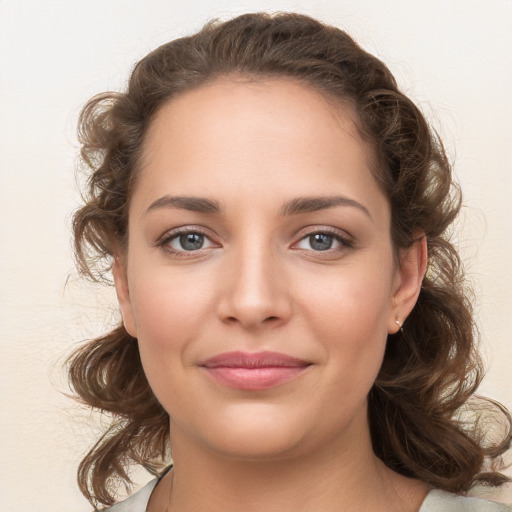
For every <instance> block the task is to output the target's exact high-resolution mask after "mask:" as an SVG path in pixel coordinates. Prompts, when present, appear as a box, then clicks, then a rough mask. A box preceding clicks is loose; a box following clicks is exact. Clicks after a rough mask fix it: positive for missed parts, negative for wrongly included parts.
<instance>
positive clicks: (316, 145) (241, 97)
mask: <svg viewBox="0 0 512 512" xmlns="http://www.w3.org/2000/svg"><path fill="white" fill-rule="evenodd" d="M354 116H355V114H354V113H353V111H352V109H351V108H350V107H349V106H348V105H342V104H336V103H335V102H334V101H333V100H332V99H330V98H329V97H328V96H326V95H324V94H321V93H320V92H318V91H317V90H315V89H314V88H312V87H310V86H306V85H303V84H300V83H297V82H295V81H291V80H282V79H265V80H263V79H262V80H249V79H245V78H243V77H234V78H223V79H218V80H216V81H214V82H212V83H209V84H208V85H205V86H202V87H200V88H198V89H194V90H192V91H188V92H186V93H183V94H181V95H179V96H178V97H176V98H173V99H172V100H170V101H169V102H167V103H166V104H165V105H163V106H162V107H161V108H160V110H159V111H158V112H157V114H156V115H155V118H154V119H153V121H152V123H151V126H150V128H149V130H148V133H147V136H146V140H145V145H144V151H143V158H142V166H141V174H140V176H139V184H138V187H140V186H142V188H144V189H145V192H146V193H147V194H149V195H155V194H157V193H158V191H159V190H162V189H170V190H166V192H168V193H187V192H188V191H187V190H176V191H175V190H172V189H173V188H174V189H181V188H183V187H185V188H187V187H190V186H191V184H192V183H193V184H194V190H193V192H194V194H202V195H208V194H209V193H211V192H212V190H214V191H217V190H219V189H221V188H222V187H224V188H226V187H229V188H231V189H233V190H234V189H235V188H237V187H238V188H239V189H240V190H239V191H240V193H242V192H244V193H246V194H247V193H248V192H250V191H251V190H252V191H256V189H259V188H261V185H262V183H267V184H268V185H269V187H273V188H274V189H276V188H277V189H279V190H281V191H282V192H284V191H287V192H289V193H290V194H291V195H293V194H295V195H301V194H302V195H304V190H301V189H304V188H308V189H309V190H308V193H309V194H325V193H326V192H327V191H328V189H329V188H333V189H335V188H337V187H339V186H340V184H342V182H343V181H345V182H347V183H348V182H350V181H356V182H357V184H358V187H356V188H359V191H358V193H359V194H360V193H361V190H363V189H366V190H369V189H371V188H375V187H376V182H375V179H374V178H373V175H372V172H371V171H370V169H371V167H372V162H373V161H374V158H373V151H372V148H371V147H370V146H369V145H368V144H367V143H366V142H365V141H364V140H363V139H362V138H361V136H360V135H359V131H358V129H357V127H356V123H355V122H354ZM347 186H348V185H347ZM349 188H350V187H349Z"/></svg>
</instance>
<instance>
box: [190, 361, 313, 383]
mask: <svg viewBox="0 0 512 512" xmlns="http://www.w3.org/2000/svg"><path fill="white" fill-rule="evenodd" d="M200 366H201V367H202V368H204V370H205V371H206V372H207V373H208V375H209V376H210V377H211V378H212V379H213V380H215V381H217V382H219V383H221V384H224V385H226V386H229V387H232V388H237V389H242V390H252V391H257V390H263V389H268V388H271V387H274V386H277V385H279V384H282V383H284V382H287V381H289V380H291V379H293V378H295V377H297V376H299V375H300V374H301V373H303V372H304V370H306V368H308V367H309V366H310V363H308V362H307V361H303V360H301V359H297V358H295V357H291V356H288V355H286V354H281V353H278V352H268V351H265V352H255V353H252V352H226V353H223V354H219V355H218V356H215V357H212V358H210V359H207V360H206V361H204V362H203V363H201V365H200Z"/></svg>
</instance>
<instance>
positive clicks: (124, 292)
mask: <svg viewBox="0 0 512 512" xmlns="http://www.w3.org/2000/svg"><path fill="white" fill-rule="evenodd" d="M112 274H113V276H114V283H115V285H116V295H117V301H118V302H119V308H120V310H121V315H122V317H123V325H124V328H125V329H126V331H127V332H128V334H129V335H130V336H133V337H134V338H136V337H137V328H136V324H135V318H134V316H133V310H132V303H131V300H130V289H129V287H128V273H127V268H126V260H125V258H123V257H121V256H115V257H114V263H113V265H112Z"/></svg>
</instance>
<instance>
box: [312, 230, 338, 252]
mask: <svg viewBox="0 0 512 512" xmlns="http://www.w3.org/2000/svg"><path fill="white" fill-rule="evenodd" d="M332 241H333V239H332V236H331V235H326V234H325V233H315V234H314V235H311V236H310V237H309V243H310V244H311V247H312V248H313V249H314V250H315V251H326V250H327V249H330V248H331V247H332Z"/></svg>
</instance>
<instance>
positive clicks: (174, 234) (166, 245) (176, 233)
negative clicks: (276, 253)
mask: <svg viewBox="0 0 512 512" xmlns="http://www.w3.org/2000/svg"><path fill="white" fill-rule="evenodd" d="M194 234H196V235H200V236H202V237H204V239H205V240H208V241H209V242H210V243H211V244H212V246H214V247H215V246H216V247H220V246H219V245H216V244H215V242H213V241H212V240H211V238H210V237H209V236H208V235H207V234H206V233H205V232H204V231H203V230H202V229H200V228H196V227H187V228H176V229H173V230H172V231H168V232H166V233H165V234H164V235H163V236H162V237H161V238H160V239H159V240H158V241H157V243H156V244H155V245H156V246H157V247H160V248H161V249H162V250H163V251H164V252H166V253H167V254H170V255H172V256H177V257H185V258H186V257H190V256H191V255H196V256H197V255H198V254H201V253H202V251H203V250H204V249H209V248H210V247H206V248H203V247H201V248H199V249H197V250H190V251H187V250H185V249H183V250H177V249H174V248H172V247H171V246H170V242H172V241H173V240H176V239H177V238H179V237H181V236H185V235H194ZM314 235H327V236H330V237H332V238H333V240H335V241H336V242H338V243H339V244H340V245H341V247H339V248H334V249H332V248H328V249H326V250H315V249H313V248H311V249H302V248H300V247H297V245H298V244H300V243H301V242H303V241H305V240H307V239H308V238H310V237H312V236H314ZM354 245H355V244H354V241H353V240H352V239H351V238H349V237H347V236H342V235H341V234H340V232H339V231H338V230H336V229H332V228H319V229H312V230H311V231H309V232H307V233H305V234H303V235H302V236H301V238H300V239H299V240H298V241H297V242H295V243H293V244H292V246H291V248H292V249H294V250H299V251H300V250H303V251H306V252H313V253H314V254H315V255H321V254H323V253H325V254H332V253H333V252H338V251H341V250H344V249H351V248H353V247H354Z"/></svg>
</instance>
